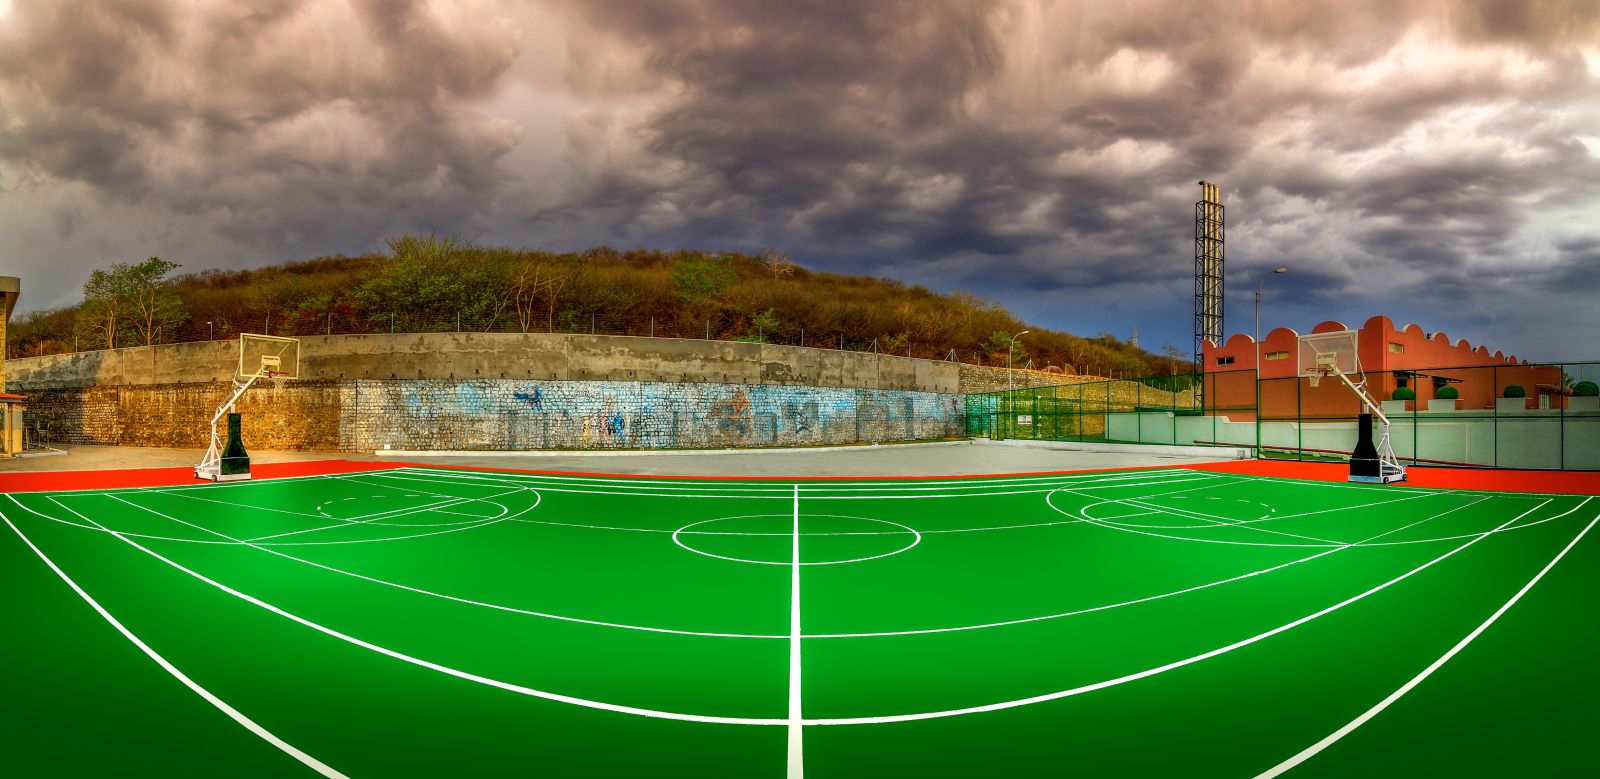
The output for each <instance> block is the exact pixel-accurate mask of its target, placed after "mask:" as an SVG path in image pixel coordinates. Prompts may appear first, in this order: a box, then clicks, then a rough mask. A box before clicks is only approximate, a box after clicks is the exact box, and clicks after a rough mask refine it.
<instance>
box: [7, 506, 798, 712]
mask: <svg viewBox="0 0 1600 779" xmlns="http://www.w3.org/2000/svg"><path fill="white" fill-rule="evenodd" d="M57 505H61V504H57ZM61 507H62V508H65V509H66V510H67V511H71V512H72V513H73V514H77V515H78V516H79V517H81V518H82V519H83V520H84V521H86V522H92V523H94V524H95V525H97V526H99V527H100V529H101V530H104V531H105V532H107V533H110V534H111V535H112V536H113V537H115V538H116V539H117V540H119V541H122V542H123V543H125V544H127V545H129V546H131V547H133V548H135V549H137V550H139V551H141V552H144V553H145V554H147V555H150V556H151V557H154V558H156V559H157V560H160V561H161V562H164V563H166V564H167V565H169V566H171V567H173V568H176V569H177V570H179V571H181V572H183V573H186V574H188V575H190V576H192V577H194V578H196V579H199V580H200V581H202V582H205V583H206V584H209V585H211V586H212V587H215V588H217V589H219V590H221V591H223V592H225V593H227V594H229V595H232V596H233V597H235V598H238V599H240V600H242V601H244V602H246V603H249V604H251V605H253V606H257V607H260V608H262V609H266V610H267V611H270V612H272V613H273V614H277V615H278V616H280V617H283V618H285V619H287V620H289V621H291V622H295V623H298V624H300V625H304V626H305V627H308V628H311V629H312V630H315V631H317V632H319V633H322V634H324V635H327V636H331V637H333V638H337V639H339V640H340V641H344V642H347V643H350V644H353V645H355V646H358V647H361V648H362V649H367V650H370V651H373V652H377V653H378V654H381V655H385V656H387V657H392V658H394V659H396V660H400V661H402V662H406V663H410V664H412V665H415V666H419V667H422V668H427V669H429V670H431V671H438V672H439V673H442V674H446V675H449V676H454V677H456V678H458V679H465V680H467V681H469V682H476V683H478V684H484V685H488V686H490V687H496V688H499V689H502V690H506V691H508V692H515V693H518V694H521V695H527V696H530V697H534V698H543V699H545V700H551V701H556V702H559V703H570V704H572V705H574V706H582V707H584V708H589V709H601V710H604V711H612V712H617V713H620V714H634V715H638V716H641V717H654V718H659V719H672V720H681V721H684V722H705V723H709V724H714V725H787V724H788V722H789V721H788V720H787V719H780V718H767V717H719V716H715V715H709V714H683V713H679V712H670V711H659V710H656V709H646V708H641V707H638V706H623V705H619V704H614V703H606V702H604V701H594V700H588V699H585V698H577V697H573V696H570V695H562V694H560V693H554V692H547V691H545V690H535V689H533V688H531V687H524V686H522V685H519V684H512V683H511V682H503V681H500V680H498V679H491V678H489V677H487V676H479V675H477V674H474V673H469V672H467V671H462V670H458V669H455V668H451V667H449V666H445V665H440V664H438V663H434V662H430V661H428V660H423V659H421V658H418V657H413V656H411V655H408V654H405V653H403V652H397V651H395V650H393V649H388V648H386V647H382V646H379V645H377V644H374V643H371V642H368V641H363V640H361V639H359V638H356V637H355V636H351V635H348V634H345V633H341V632H339V631H337V630H334V629H333V628H330V627H327V626H325V625H321V624H318V623H316V622H312V621H311V620H309V619H306V618H305V617H301V616H299V615H296V614H292V613H290V612H288V611H284V610H283V609H280V608H278V607H277V606H274V605H272V604H270V603H267V602H266V601H264V600H261V599H260V598H257V597H255V596H252V595H249V594H246V593H243V592H240V591H239V590H236V589H234V588H232V587H229V586H228V585H226V584H223V583H222V582H219V581H217V580H215V579H212V578H210V577H208V576H206V575H205V574H202V573H199V572H197V571H194V570H191V569H189V568H186V567H184V566H183V564H181V563H178V562H176V561H174V560H172V559H170V558H168V557H166V556H164V555H162V554H161V553H160V552H157V551H155V550H152V549H150V548H149V547H146V546H144V545H143V544H140V543H139V542H137V541H134V540H133V539H130V538H128V537H127V536H125V535H123V534H122V533H118V532H117V531H115V530H112V529H110V528H108V527H105V526H104V525H100V523H98V522H95V521H94V520H93V519H90V518H89V517H86V516H84V515H82V514H78V512H76V511H73V510H72V509H71V508H70V507H68V506H65V505H62V506H61ZM7 523H8V524H9V523H10V520H7ZM13 529H15V526H13ZM19 534H20V532H19Z"/></svg>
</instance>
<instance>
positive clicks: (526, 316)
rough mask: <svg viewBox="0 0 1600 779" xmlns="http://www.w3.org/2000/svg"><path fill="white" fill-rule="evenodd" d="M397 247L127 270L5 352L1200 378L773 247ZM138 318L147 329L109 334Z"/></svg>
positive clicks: (454, 243) (27, 319) (39, 318)
mask: <svg viewBox="0 0 1600 779" xmlns="http://www.w3.org/2000/svg"><path fill="white" fill-rule="evenodd" d="M389 247H390V251H389V253H387V254H375V255H367V256H360V257H344V256H335V257H322V258H318V259H313V260H307V261H303V262H291V263H286V264H282V265H271V266H266V267H261V268H256V269H252V270H238V271H215V270H213V271H203V272H200V273H190V274H184V275H176V276H171V275H166V276H162V277H160V278H159V279H156V280H155V281H154V282H150V280H149V279H146V280H145V281H146V282H147V283H153V284H155V285H156V288H154V289H150V290H147V291H146V292H145V293H144V294H143V296H142V297H130V298H129V299H128V300H123V301H121V302H120V303H118V300H117V299H115V296H116V295H124V296H128V295H132V294H134V293H130V292H126V291H123V292H117V291H115V290H118V289H124V288H125V287H126V286H127V285H124V287H118V286H117V285H116V284H115V283H114V281H115V280H114V279H110V280H108V278H109V277H113V276H115V274H116V273H118V272H126V271H130V270H133V269H130V268H129V267H128V266H116V267H115V268H113V269H112V270H110V271H101V272H97V273H96V275H95V277H94V278H93V279H91V283H90V284H86V287H85V293H86V303H84V304H80V305H79V306H73V307H68V308H64V309H58V310H54V311H38V312H33V313H31V314H28V315H24V316H22V317H20V318H19V319H18V320H17V321H15V322H13V323H12V327H11V328H10V330H9V332H8V333H7V339H6V341H7V342H6V348H7V351H8V353H9V354H10V355H12V356H33V355H40V354H54V353H59V352H70V351H75V350H89V349H103V348H107V347H108V346H132V345H138V344H142V343H147V342H155V343H161V342H174V341H194V340H205V339H208V338H228V337H231V336H233V335H234V334H236V333H239V332H270V333H273V334H277V335H320V334H324V333H334V334H339V333H369V332H390V331H391V330H393V331H394V332H428V331H450V330H457V329H460V330H466V331H498V332H517V331H522V332H582V333H587V332H596V333H605V334H617V335H652V334H654V335H656V336H665V337H682V338H707V337H709V338H714V339H724V340H748V341H764V342H770V343H784V344H801V343H804V345H806V346H817V347H825V348H845V349H852V350H858V351H861V350H873V349H876V350H877V351H880V352H883V353H886V354H898V355H908V356H914V357H927V358H933V359H945V358H947V357H948V356H949V355H950V353H951V351H952V350H953V351H954V352H955V356H956V358H957V359H959V360H960V361H961V362H965V363H969V364H970V363H981V364H985V365H1004V364H1005V362H1006V351H1007V346H1008V345H1009V342H1010V338H1011V336H1010V334H1012V333H1017V332H1020V331H1022V330H1031V331H1032V332H1031V333H1029V335H1028V336H1027V337H1025V338H1024V339H1023V340H1021V341H1019V342H1018V343H1017V345H1016V351H1015V355H1014V361H1015V364H1016V365H1017V366H1018V367H1021V366H1024V365H1026V364H1027V363H1028V361H1029V360H1032V362H1033V365H1034V367H1036V368H1041V369H1043V368H1046V367H1047V366H1056V367H1059V368H1061V369H1064V370H1065V371H1067V372H1077V373H1087V374H1095V375H1111V374H1113V373H1116V374H1119V375H1125V376H1126V375H1133V376H1140V375H1152V374H1165V373H1169V372H1173V371H1174V370H1176V371H1186V370H1187V367H1188V363H1187V362H1186V361H1184V360H1180V359H1174V358H1172V357H1168V356H1159V355H1154V354H1151V353H1149V352H1145V351H1141V350H1138V349H1134V348H1132V347H1130V346H1129V345H1128V344H1126V343H1124V342H1122V341H1120V340H1118V339H1116V338H1115V337H1112V336H1110V335H1108V334H1100V335H1098V336H1095V337H1090V338H1085V337H1081V336H1077V335H1073V334H1070V333H1064V332H1059V331H1054V330H1048V329H1045V328H1040V327H1038V326H1030V325H1028V324H1026V323H1024V322H1022V321H1021V320H1019V319H1017V318H1016V317H1015V316H1013V315H1012V314H1011V313H1009V312H1008V311H1006V310H1005V309H1004V308H1003V307H1001V306H1000V305H999V304H998V303H995V302H993V301H990V300H985V299H983V298H979V297H976V296H974V295H971V294H967V293H964V292H957V293H955V294H952V295H945V294H939V293H936V292H933V291H931V290H928V289H927V288H925V287H921V286H912V285H907V284H904V283H902V282H899V281H894V280H891V279H878V278H870V277H865V276H852V275H844V274H835V273H820V272H815V271H811V270H807V269H805V268H803V267H800V266H798V265H796V264H794V263H792V262H790V261H789V260H788V258H787V257H785V256H784V255H782V254H779V253H776V252H772V251H770V250H769V251H767V252H763V253H761V254H759V255H754V256H751V255H745V254H739V253H708V252H699V251H674V252H662V251H650V250H632V251H618V250H615V249H611V248H608V247H600V248H596V249H590V250H588V251H584V252H579V253H564V254H563V253H552V252H544V251H538V250H529V249H516V248H508V247H484V246H474V245H471V244H468V243H466V242H463V241H460V240H459V239H456V238H453V237H438V236H431V235H430V236H402V237H400V238H397V239H393V240H391V241H389ZM150 263H160V261H158V260H155V259H154V258H152V260H151V261H150ZM150 263H144V264H141V266H136V267H140V268H144V267H147V266H149V265H150ZM162 266H163V267H165V264H162ZM156 270H158V271H159V270H162V267H158V268H156ZM147 275H148V274H147ZM108 289H109V290H112V292H107V290H108ZM161 295H166V303H165V304H159V301H160V300H161V299H162V298H161ZM108 296H110V297H108ZM152 300H153V301H158V303H149V302H148V301H152ZM163 306H164V307H163ZM151 310H156V311H157V313H159V315H160V318H159V319H156V318H153V317H154V316H155V315H154V314H151V313H150V312H151ZM139 312H144V313H143V318H142V319H139V320H138V321H135V322H127V323H124V324H123V325H122V326H120V327H111V328H108V327H107V323H108V322H111V323H114V322H115V321H116V318H117V317H120V316H135V317H136V318H137V317H138V316H139V315H140V314H139ZM152 322H154V324H153V325H152V324H151V323H152ZM135 325H137V326H135ZM108 333H109V335H108Z"/></svg>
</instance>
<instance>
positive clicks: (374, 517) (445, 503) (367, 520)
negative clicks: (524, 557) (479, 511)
mask: <svg viewBox="0 0 1600 779" xmlns="http://www.w3.org/2000/svg"><path fill="white" fill-rule="evenodd" d="M524 489H526V488H525V487H518V488H516V489H510V490H506V491H505V492H501V493H496V494H494V495H490V496H488V497H485V498H456V499H454V500H442V501H437V502H435V503H430V504H427V505H424V506H418V507H416V508H413V509H407V510H405V511H402V512H400V513H394V512H388V513H385V512H379V513H378V514H369V515H367V516H366V517H364V518H362V519H340V520H338V521H339V524H337V525H324V526H322V527H311V528H306V529H304V530H291V531H289V532H287V533H275V534H273V535H270V536H259V537H256V538H250V539H246V540H247V541H268V540H271V539H274V538H287V537H289V536H298V535H300V534H302V533H315V532H317V531H319V530H334V529H336V528H341V527H351V526H354V525H366V524H371V523H373V522H377V521H378V520H380V519H392V518H394V517H407V516H411V515H412V514H420V513H422V512H425V511H428V510H429V509H434V508H449V507H450V506H459V505H461V504H463V503H468V502H476V501H483V502H485V503H487V502H490V501H492V500H493V499H495V498H503V497H505V496H507V495H510V494H511V493H514V492H520V491H522V490H524ZM495 505H499V504H495ZM509 510H510V509H508V508H507V507H505V506H500V514H501V516H504V515H505V512H507V511H509ZM331 518H332V519H338V518H337V517H331ZM499 518H500V517H484V519H485V520H492V519H499ZM461 524H470V523H461Z"/></svg>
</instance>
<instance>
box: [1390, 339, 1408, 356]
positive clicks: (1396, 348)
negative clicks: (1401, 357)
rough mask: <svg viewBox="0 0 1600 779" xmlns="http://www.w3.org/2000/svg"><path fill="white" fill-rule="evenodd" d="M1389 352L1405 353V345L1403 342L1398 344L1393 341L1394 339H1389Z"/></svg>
mask: <svg viewBox="0 0 1600 779" xmlns="http://www.w3.org/2000/svg"><path fill="white" fill-rule="evenodd" d="M1389 353H1390V354H1405V353H1406V345H1405V344H1400V343H1395V342H1394V341H1390V342H1389Z"/></svg>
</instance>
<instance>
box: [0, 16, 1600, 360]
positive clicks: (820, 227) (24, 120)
mask: <svg viewBox="0 0 1600 779" xmlns="http://www.w3.org/2000/svg"><path fill="white" fill-rule="evenodd" d="M1202 178H1205V179H1209V180H1211V181H1215V182H1218V183H1219V184H1220V185H1221V187H1222V191H1223V195H1224V200H1225V201H1226V205H1227V219H1228V233H1227V235H1228V245H1227V266H1226V267H1227V295H1228V305H1227V312H1226V317H1227V330H1228V331H1229V332H1235V331H1246V332H1248V331H1249V330H1250V328H1251V327H1252V322H1251V314H1252V311H1251V305H1252V302H1251V299H1252V295H1253V292H1254V288H1255V284H1256V282H1257V280H1258V279H1259V278H1260V275H1261V273H1262V272H1263V271H1265V270H1269V269H1271V268H1272V267H1275V266H1279V265H1283V266H1287V267H1289V268H1290V271H1291V272H1290V273H1289V274H1287V275H1285V276H1276V277H1274V278H1272V279H1271V280H1270V281H1269V282H1268V293H1267V303H1266V307H1265V309H1264V314H1263V320H1264V324H1265V325H1266V326H1268V327H1270V326H1273V325H1280V324H1284V325H1290V326H1293V327H1296V328H1298V329H1300V330H1302V332H1304V331H1306V330H1308V329H1309V328H1310V326H1311V325H1313V324H1315V323H1316V322H1317V321H1320V320H1322V319H1325V318H1342V319H1344V320H1345V321H1346V322H1347V323H1350V324H1352V325H1357V324H1359V323H1360V321H1362V320H1364V319H1365V318H1366V317H1367V316H1369V315H1371V314H1375V313H1384V314H1388V315H1390V316H1391V317H1393V318H1394V319H1395V320H1396V322H1398V323H1400V324H1404V323H1406V322H1410V321H1415V322H1418V323H1420V324H1422V325H1423V327H1424V328H1425V329H1427V330H1429V331H1434V330H1444V331H1445V332H1447V333H1449V334H1450V335H1451V336H1452V337H1467V338H1470V339H1471V340H1472V341H1473V343H1475V344H1476V343H1480V342H1481V343H1487V344H1488V345H1489V346H1490V347H1491V349H1503V350H1505V351H1506V352H1508V353H1512V352H1514V353H1516V354H1518V355H1519V356H1524V357H1532V358H1542V359H1552V358H1577V357H1589V358H1600V303H1596V300H1600V2H1595V0H1504V1H1493V2H1490V1H1484V2H1401V1H1400V0H1375V1H1372V2H1366V1H1364V0H1344V1H1343V2H1337V3H1332V2H1330V3H1314V2H1301V1H1298V0H1295V1H1286V2H1239V3H1202V2H1196V1H1195V0H1166V1H1156V2H1133V1H1129V2H1066V1H1063V2H1034V1H1029V0H1015V1H997V2H978V1H976V0H973V1H970V2H934V1H932V0H905V1H904V2H895V1H893V0H873V1H872V2H837V1H836V0H819V1H817V2H803V1H801V0H661V1H659V2H646V1H645V0H575V1H574V2H556V1H554V0H550V1H539V2H514V1H513V0H502V1H499V2H494V1H491V0H479V1H474V0H451V1H448V2H447V1H446V0H437V1H436V2H421V1H420V0H419V1H407V0H251V2H248V3H243V2H236V0H119V1H118V2H110V1H109V0H108V1H106V2H80V1H79V0H0V273H3V274H7V275H20V276H22V277H23V284H24V287H23V298H22V304H21V307H22V309H24V310H31V309H35V308H43V307H54V306H59V305H63V304H67V303H72V302H75V299H76V296H77V294H78V291H79V289H80V288H81V286H82V283H83V281H84V278H85V277H86V276H87V274H88V272H89V271H90V270H91V269H93V268H95V267H99V266H101V265H103V264H105V263H109V262H114V261H129V260H139V259H142V258H144V257H147V256H150V255H159V256H162V257H164V258H167V259H169V260H173V261H175V262H179V263H182V264H183V265H184V267H185V270H194V269H201V268H213V267H250V266H254V265H259V264H263V263H268V262H278V261H283V260H288V259H298V258H307V257H311V256H316V255H320V254H330V253H336V252H343V253H359V252H366V251H371V250H374V249H376V248H378V247H380V246H381V245H382V239H383V237H384V236H386V235H392V234H394V233H397V232H400V231H405V230H428V229H433V228H437V229H439V230H441V231H448V232H459V233H462V234H464V235H467V236H469V237H471V238H473V239H475V240H478V241H480V242H485V243H507V244H515V245H526V246H540V247H546V248H552V249H574V248H583V247H588V246H593V245H600V244H607V245H611V246H616V247H650V248H676V247H690V248H707V249H732V250H755V249H760V248H761V247H763V246H767V245H772V246H775V247H778V248H780V249H783V250H786V251H788V252H789V253H790V254H791V255H792V256H793V257H794V258H795V259H796V260H798V261H800V262H801V263H803V264H805V265H807V266H809V267H812V268H817V269H825V270H837V271H845V272H853V273H868V274H873V275H881V276H889V277H894V278H899V279H904V280H906V281H910V282H915V283H922V284H926V285H928V286H930V287H933V288H935V289H938V290H944V291H950V290H955V289H967V290H971V291H974V292H977V293H979V294H983V295H986V296H990V297H992V298H994V299H996V300H999V301H1001V302H1002V303H1004V304H1005V305H1006V306H1008V307H1010V308H1011V309H1012V310H1014V311H1016V312H1018V313H1019V314H1021V315H1023V316H1024V317H1025V318H1027V319H1029V320H1030V321H1032V322H1037V323H1038V324H1042V325H1046V326H1052V327H1060V328H1065V329H1068V330H1071V331H1074V332H1078V333H1082V334H1086V335H1092V334H1094V333H1096V332H1099V331H1108V332H1112V333H1115V334H1117V335H1119V336H1123V337H1126V336H1127V335H1128V334H1129V333H1130V332H1131V330H1132V329H1133V328H1138V331H1139V334H1140V336H1141V339H1142V341H1143V343H1144V345H1145V346H1147V347H1154V348H1159V346H1160V345H1161V344H1162V343H1163V342H1168V343H1173V344H1177V345H1180V346H1182V347H1184V348H1185V349H1186V350H1187V349H1188V347H1189V344H1190V333H1191V328H1192V321H1193V317H1192V312H1193V289H1194V282H1193V232H1192V231H1193V228H1192V221H1193V205H1192V204H1193V201H1194V200H1196V199H1197V197H1198V194H1199V187H1198V186H1197V185H1196V182H1197V181H1198V180H1200V179H1202Z"/></svg>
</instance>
